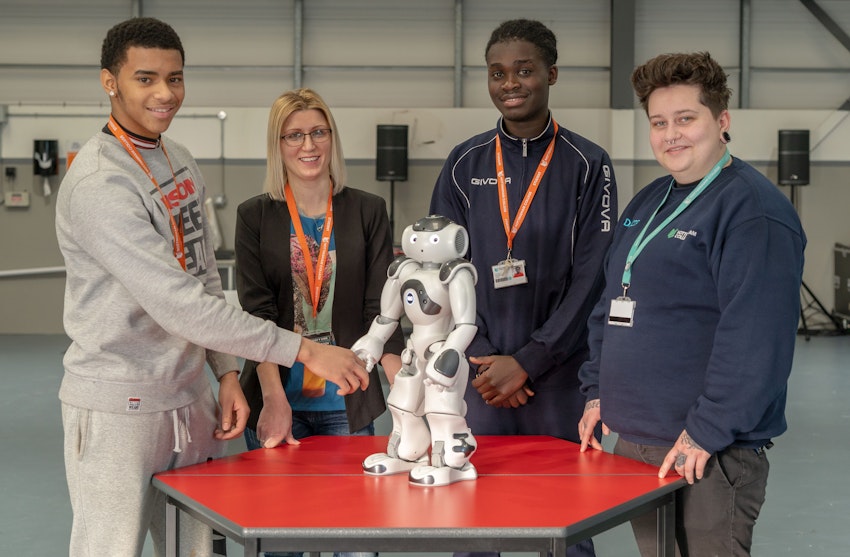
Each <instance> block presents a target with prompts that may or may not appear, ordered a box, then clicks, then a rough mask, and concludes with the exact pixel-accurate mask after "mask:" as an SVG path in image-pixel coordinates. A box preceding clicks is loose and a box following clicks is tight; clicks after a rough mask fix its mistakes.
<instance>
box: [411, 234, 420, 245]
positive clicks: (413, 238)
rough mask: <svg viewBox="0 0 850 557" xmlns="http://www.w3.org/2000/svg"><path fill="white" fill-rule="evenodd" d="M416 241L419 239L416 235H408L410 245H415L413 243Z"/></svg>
mask: <svg viewBox="0 0 850 557" xmlns="http://www.w3.org/2000/svg"><path fill="white" fill-rule="evenodd" d="M418 239H419V236H417V235H416V234H411V235H410V243H411V244H415V243H416V240H418Z"/></svg>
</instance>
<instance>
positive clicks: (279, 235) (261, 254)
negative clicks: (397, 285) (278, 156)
mask: <svg viewBox="0 0 850 557" xmlns="http://www.w3.org/2000/svg"><path fill="white" fill-rule="evenodd" d="M333 211H334V241H335V242H336V257H337V270H336V284H335V292H336V293H335V295H334V302H333V304H334V305H333V309H332V323H331V327H332V329H333V333H334V337H335V338H336V342H337V344H338V345H340V346H344V347H346V348H350V347H351V345H352V344H354V342H355V341H356V340H357V339H358V338H360V337H361V336H363V335H364V334H366V332H367V331H368V330H369V325H370V324H371V322H372V320H373V319H374V318H375V316H377V315H378V314H379V313H380V311H381V292H382V290H383V288H384V283H385V282H386V280H387V267H389V265H390V263H391V262H392V259H393V253H392V236H391V232H390V227H389V218H388V217H387V208H386V203H385V202H384V199H383V198H381V197H379V196H377V195H373V194H371V193H366V192H364V191H360V190H356V189H352V188H344V189H343V190H342V191H341V192H340V193H338V194H336V195H334V196H333ZM290 224H291V219H290V216H289V211H288V210H287V207H286V202H284V201H276V200H274V199H272V198H270V197H269V196H268V195H267V194H261V195H258V196H256V197H253V198H251V199H248V200H247V201H245V202H244V203H242V204H240V205H239V208H238V209H237V212H236V244H235V247H236V290H237V292H238V294H239V303H240V304H241V305H242V307H243V308H244V309H245V310H246V311H248V312H250V313H251V314H253V315H256V316H258V317H262V318H263V319H268V320H269V321H274V322H275V323H276V324H277V325H278V327H282V328H284V329H289V330H292V329H293V325H294V321H295V316H294V313H295V312H294V308H293V301H292V297H293V293H292V288H293V286H292V271H291V269H290V250H289V238H290ZM403 349H404V340H403V337H402V334H401V327H399V328H398V329H396V331H395V333H394V334H393V337H392V338H391V339H390V340H389V342H387V345H386V347H385V348H384V352H385V353H394V354H400V353H401V351H402V350H403ZM256 367H257V362H254V361H250V360H248V361H246V362H245V365H244V367H243V369H242V374H241V376H240V380H239V381H240V383H241V384H242V390H243V391H244V392H245V397H246V398H247V399H248V404H249V405H250V407H251V415H250V417H249V419H248V427H250V428H252V429H256V428H257V418H258V417H259V414H260V410H261V409H262V407H263V397H262V390H261V389H260V381H259V378H258V377H257V371H256ZM279 367H280V375H281V381H282V382H283V383H284V385H285V384H286V379H287V375H288V373H289V368H287V367H284V366H279ZM345 409H346V413H347V415H348V425H349V428H350V430H351V431H352V432H353V431H357V430H359V429H362V428H364V427H366V426H367V425H368V424H369V423H370V422H371V421H373V420H374V419H375V418H377V417H378V416H380V415H381V414H382V413H383V412H384V410H386V403H385V402H384V394H383V391H382V390H381V384H380V380H379V378H378V375H377V373H373V374H372V375H371V377H370V381H369V387H368V388H367V389H366V390H365V391H357V392H355V393H352V394H350V395H347V396H346V397H345Z"/></svg>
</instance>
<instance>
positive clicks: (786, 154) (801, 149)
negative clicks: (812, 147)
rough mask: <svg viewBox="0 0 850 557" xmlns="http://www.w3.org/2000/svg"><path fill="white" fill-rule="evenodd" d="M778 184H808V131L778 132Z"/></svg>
mask: <svg viewBox="0 0 850 557" xmlns="http://www.w3.org/2000/svg"><path fill="white" fill-rule="evenodd" d="M778 175H779V184H780V185H783V186H805V185H806V184H808V183H809V130H779V171H778Z"/></svg>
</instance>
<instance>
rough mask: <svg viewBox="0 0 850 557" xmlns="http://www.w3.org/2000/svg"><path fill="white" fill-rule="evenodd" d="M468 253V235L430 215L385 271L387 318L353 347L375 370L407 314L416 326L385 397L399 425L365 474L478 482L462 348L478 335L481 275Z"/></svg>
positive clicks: (424, 481) (436, 482) (409, 233)
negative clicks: (477, 287)
mask: <svg viewBox="0 0 850 557" xmlns="http://www.w3.org/2000/svg"><path fill="white" fill-rule="evenodd" d="M468 247H469V235H468V234H467V231H466V229H465V228H463V227H462V226H460V225H458V224H456V223H454V222H452V221H451V220H449V219H448V218H446V217H442V216H436V215H432V216H428V217H425V218H422V219H419V220H418V221H416V223H415V224H413V225H411V226H408V227H407V228H406V229H405V230H404V234H403V235H402V248H403V251H404V255H401V256H399V257H397V258H396V259H395V261H393V263H392V264H391V265H390V267H389V269H388V270H387V277H388V278H387V282H386V283H385V284H384V289H383V291H382V293H381V313H380V314H379V315H378V316H377V317H376V318H375V319H374V320H373V321H372V324H371V326H370V328H369V332H368V333H367V334H366V335H365V336H363V337H361V338H360V339H359V340H358V341H357V342H356V343H355V344H354V346H352V347H351V349H352V350H353V351H354V352H355V353H356V354H357V355H358V356H359V357H360V358H361V359H362V360H363V361H364V362H366V365H367V368H368V369H370V370H371V369H372V367H373V366H374V365H375V363H376V362H377V361H378V359H379V358H380V357H381V355H382V354H383V347H384V344H385V343H386V342H387V340H388V339H389V338H390V336H391V335H392V333H393V332H394V331H395V329H396V327H397V326H398V323H399V319H400V318H401V316H402V314H404V315H406V316H407V318H408V319H409V320H410V322H411V323H412V324H413V332H412V333H411V335H410V338H409V339H408V340H407V343H406V346H405V349H404V351H403V352H402V354H401V360H402V368H401V370H400V371H399V373H398V375H396V377H395V381H394V384H393V387H392V389H391V390H390V394H389V396H388V397H387V406H388V407H389V409H390V414H391V416H392V423H393V429H392V433H391V434H390V438H389V443H388V444H387V452H386V453H376V454H373V455H370V456H368V457H367V458H366V459H365V460H364V461H363V471H364V472H365V473H366V474H370V475H375V476H384V475H390V474H399V473H404V472H408V479H409V482H410V483H411V484H413V485H420V486H441V485H448V484H451V483H454V482H458V481H462V480H474V479H476V478H477V477H478V472H477V471H476V469H475V466H473V464H472V463H471V462H470V457H472V454H473V453H474V452H475V449H476V443H475V438H474V437H473V435H472V432H471V431H470V429H469V427H467V424H466V418H465V416H466V403H465V402H464V400H463V394H464V391H465V390H466V383H467V380H468V378H469V364H468V363H467V361H466V357H465V356H464V350H466V347H467V346H469V343H470V342H471V341H472V338H473V337H474V336H475V332H476V331H477V329H478V328H477V327H476V326H475V283H476V281H477V279H478V275H477V273H476V271H475V267H473V265H472V263H470V262H469V261H467V260H466V259H463V255H464V254H466V250H467V248H468ZM429 446H430V449H431V454H430V460H429V457H428V449H429Z"/></svg>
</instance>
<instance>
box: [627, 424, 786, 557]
mask: <svg viewBox="0 0 850 557" xmlns="http://www.w3.org/2000/svg"><path fill="white" fill-rule="evenodd" d="M671 448H672V445H671V446H669V447H657V446H652V445H638V444H636V443H631V442H629V441H626V440H624V439H622V438H621V439H618V440H617V443H616V444H615V445H614V454H617V455H620V456H625V457H628V458H631V459H633V460H639V461H642V462H646V463H648V464H652V465H655V466H661V463H662V462H663V461H664V457H665V456H666V455H667V453H668V452H669V451H670V449H671ZM769 470H770V464H769V463H768V461H767V455H766V454H765V452H764V450H761V451H756V450H754V449H747V448H743V447H728V448H726V449H724V450H723V451H721V452H719V453H717V454H715V455H713V456H712V457H711V458H710V459H709V461H708V463H707V464H706V467H705V475H704V476H703V478H702V479H701V480H697V481H696V482H695V483H694V484H693V485H690V486H687V487H685V488H683V489H681V490H679V491H678V492H677V493H676V555H679V556H682V557H702V556H706V557H716V556H722V557H727V556H728V557H732V556H741V555H749V554H750V548H751V547H752V544H753V527H754V526H755V523H756V519H757V518H758V515H759V511H760V510H761V506H762V504H763V503H764V496H765V491H766V488H767V475H768V472H769ZM632 530H633V531H634V534H635V540H636V541H637V544H638V548H639V549H640V554H641V555H642V556H644V557H649V556H652V555H656V548H655V539H656V521H655V513H654V512H653V513H649V514H647V515H645V516H642V517H639V518H637V519H635V520H633V521H632Z"/></svg>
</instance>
